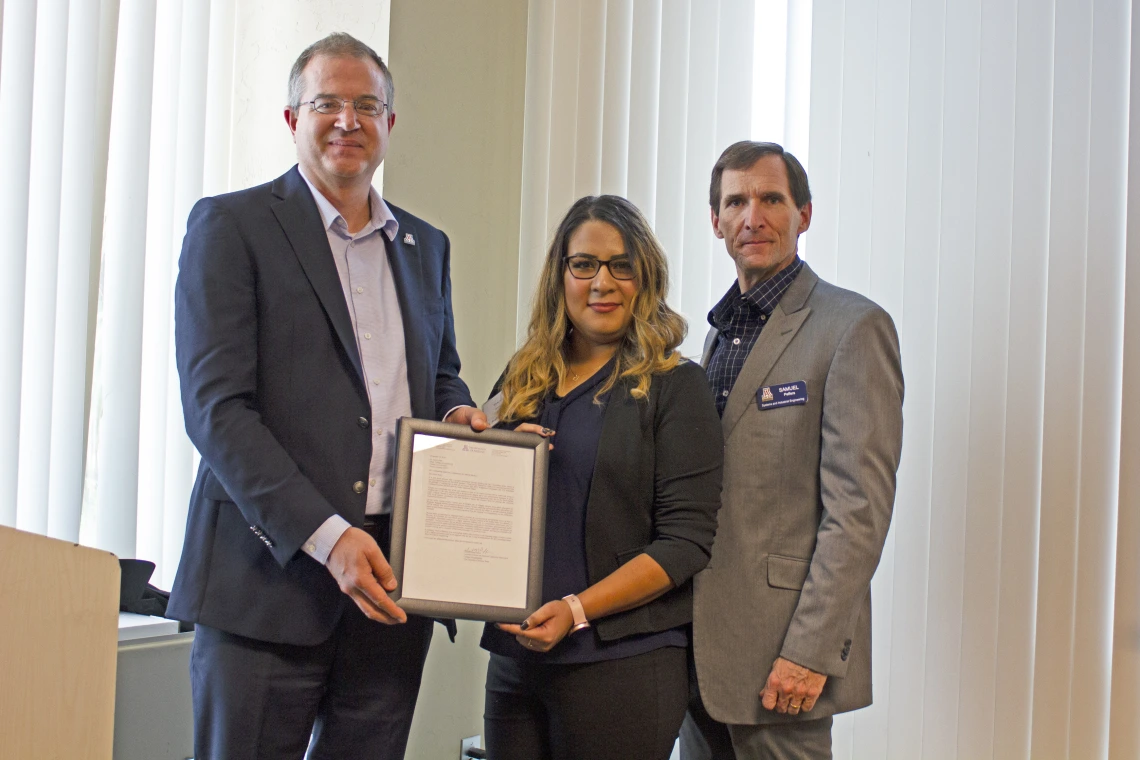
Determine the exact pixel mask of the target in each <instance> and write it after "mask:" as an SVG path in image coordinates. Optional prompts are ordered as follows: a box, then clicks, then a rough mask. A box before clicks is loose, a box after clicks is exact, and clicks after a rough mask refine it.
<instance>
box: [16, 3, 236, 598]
mask: <svg viewBox="0 0 1140 760" xmlns="http://www.w3.org/2000/svg"><path fill="white" fill-rule="evenodd" d="M0 11H2V16H3V25H2V35H3V45H2V47H0V107H3V108H4V110H5V113H8V114H11V115H12V118H10V119H9V118H6V119H4V120H0V133H2V134H3V135H4V137H5V138H7V140H8V142H7V143H6V144H7V145H8V146H10V149H11V150H12V153H11V155H10V156H9V164H8V169H9V171H8V172H7V173H6V177H5V181H4V183H3V184H2V185H0V229H2V232H0V235H2V236H3V237H2V243H0V246H2V248H3V251H4V255H3V259H2V260H0V268H2V275H3V276H2V279H3V282H4V285H3V286H2V287H4V288H6V291H5V293H4V299H3V301H4V306H3V307H0V308H2V309H3V310H4V311H3V313H2V315H0V317H2V325H3V329H0V335H2V336H3V337H2V338H0V341H3V345H0V350H3V352H4V354H5V356H9V357H17V359H16V360H11V361H6V362H5V363H4V368H3V370H2V371H0V431H2V432H0V468H2V473H0V476H2V477H3V482H4V486H3V489H4V490H3V492H0V523H2V524H6V525H14V526H15V527H18V528H21V529H24V530H29V531H34V532H38V533H45V534H47V535H51V536H54V537H58V538H63V539H67V540H72V541H77V540H82V541H83V542H84V543H87V544H92V545H96V546H100V547H102V548H106V549H109V550H111V551H114V552H115V553H117V554H119V555H120V556H123V557H135V556H139V557H145V558H147V559H152V560H155V561H156V562H157V564H158V565H159V569H158V573H157V575H156V582H158V583H160V584H168V583H169V581H170V580H171V578H172V576H173V571H174V567H175V564H176V562H177V559H178V553H179V551H180V550H181V538H182V530H183V524H184V521H185V509H186V502H187V496H188V493H189V489H190V483H191V479H192V477H193V467H194V452H193V449H192V447H191V446H190V443H189V441H188V440H187V439H186V436H185V433H184V432H183V427H182V419H181V410H180V407H179V403H178V392H177V382H176V377H175V376H174V372H173V362H172V355H173V354H172V343H171V340H170V338H171V335H172V319H171V317H172V298H171V294H172V292H173V287H172V285H173V278H174V276H175V267H176V260H177V253H178V250H179V249H180V247H181V237H182V232H183V230H184V229H185V228H184V220H185V218H186V215H187V213H188V211H189V208H190V205H191V204H192V203H193V202H194V201H195V200H197V198H199V197H200V196H201V194H202V188H203V178H204V175H205V174H206V171H205V166H204V147H205V145H206V142H207V141H206V135H205V121H204V118H205V117H204V114H205V113H206V100H207V98H206V82H207V75H208V69H207V46H208V44H209V40H210V37H211V34H213V35H214V36H216V37H217V38H218V39H219V40H220V41H221V44H223V45H225V44H228V45H229V46H230V48H231V51H230V52H229V53H228V55H227V54H223V55H218V56H217V63H216V64H215V65H214V68H213V70H211V71H210V72H209V73H210V74H211V75H212V76H213V79H214V81H216V82H217V84H218V88H219V89H218V92H221V93H223V94H228V93H229V90H230V79H229V72H228V71H227V69H226V63H227V62H231V61H232V45H233V36H232V33H228V32H229V31H230V29H229V28H230V27H232V18H233V5H232V0H213V2H212V3H211V2H208V1H202V0H185V2H180V1H178V0H172V2H161V3H160V2H157V1H156V0H102V2H97V1H94V0H73V1H72V2H68V1H67V0H39V1H38V2H7V3H5V4H4V5H3V7H2V8H0ZM211 11H212V12H211ZM227 33H228V34H227ZM219 52H220V51H219ZM218 100H219V101H222V102H228V100H229V98H228V97H221V98H218ZM225 116H226V117H228V113H227V114H225ZM228 131H229V130H228V121H227V123H226V124H224V125H223V129H222V130H221V132H222V133H223V134H224V135H225V137H218V136H217V135H212V136H211V138H212V144H217V143H221V142H223V141H224V140H228ZM226 151H228V148H227V149H226ZM226 151H222V158H221V161H222V162H223V163H224V162H225V161H226V158H227V156H226V155H225V153H226ZM212 171H213V174H212V175H211V176H212V181H213V190H214V191H215V192H217V191H220V190H224V189H227V188H226V187H225V182H226V181H227V177H226V175H225V172H224V171H219V170H218V169H217V167H216V166H213V167H212Z"/></svg>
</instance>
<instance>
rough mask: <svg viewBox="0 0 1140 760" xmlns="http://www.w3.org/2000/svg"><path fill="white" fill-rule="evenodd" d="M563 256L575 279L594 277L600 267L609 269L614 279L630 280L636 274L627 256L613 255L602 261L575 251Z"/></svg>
mask: <svg viewBox="0 0 1140 760" xmlns="http://www.w3.org/2000/svg"><path fill="white" fill-rule="evenodd" d="M563 258H564V259H565V260H566V268H567V269H569V270H570V276H571V277H574V278H575V279H577V280H592V279H594V277H596V276H597V274H598V272H599V271H601V269H602V267H606V268H607V269H609V270H610V276H611V277H613V278H614V279H615V280H632V279H633V278H634V277H636V276H637V272H635V271H634V269H633V261H631V260H630V258H629V256H615V257H614V258H612V259H610V260H609V261H602V260H600V259H596V258H594V257H593V256H590V255H588V254H585V253H576V254H574V255H573V256H564V257H563Z"/></svg>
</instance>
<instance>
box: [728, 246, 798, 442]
mask: <svg viewBox="0 0 1140 760" xmlns="http://www.w3.org/2000/svg"><path fill="white" fill-rule="evenodd" d="M818 281H819V277H817V276H816V274H815V272H813V271H812V270H811V268H810V267H809V266H808V265H807V263H806V262H805V263H804V267H803V269H802V270H800V273H799V275H798V276H797V277H796V279H795V282H793V283H792V284H791V286H790V287H789V288H788V290H787V292H786V293H784V297H783V298H781V299H780V303H779V304H777V305H776V308H775V310H774V311H773V312H772V316H771V317H770V318H769V320H768V324H766V325H765V326H764V329H763V330H762V331H761V332H760V337H759V338H757V339H756V345H754V346H753V347H752V351H751V352H750V353H749V354H748V359H747V360H745V362H744V367H742V368H741V370H740V375H739V376H738V377H737V378H736V383H735V384H733V386H732V392H731V393H730V394H729V395H728V402H727V403H726V404H725V406H724V415H723V416H722V418H721V427H722V429H723V431H724V437H725V439H726V440H727V438H728V436H729V435H730V434H731V433H732V430H733V428H735V427H736V423H738V422H740V418H741V417H742V416H743V415H744V412H745V411H747V409H748V407H749V406H750V405H752V404H754V403H756V392H757V391H758V390H760V386H761V385H762V384H763V383H764V380H765V379H767V377H768V373H769V372H771V371H772V367H773V366H775V364H776V362H777V361H778V360H779V358H780V356H781V354H783V353H784V350H785V349H786V348H787V347H788V345H789V344H790V343H791V342H792V340H793V339H794V338H795V337H796V333H798V332H799V330H800V327H802V326H803V323H804V321H805V320H806V319H807V318H808V315H809V314H811V309H810V308H809V307H808V306H807V299H808V296H810V295H811V292H812V290H813V289H814V288H815V284H816V282H818Z"/></svg>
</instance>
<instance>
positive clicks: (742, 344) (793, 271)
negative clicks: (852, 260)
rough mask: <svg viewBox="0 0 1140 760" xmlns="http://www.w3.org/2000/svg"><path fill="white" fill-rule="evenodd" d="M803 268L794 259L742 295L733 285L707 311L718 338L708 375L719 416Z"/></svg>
mask: <svg viewBox="0 0 1140 760" xmlns="http://www.w3.org/2000/svg"><path fill="white" fill-rule="evenodd" d="M803 267H804V262H803V260H802V259H800V257H799V256H796V259H795V261H793V262H792V264H791V266H788V267H786V268H784V269H782V270H780V271H779V272H777V273H776V274H775V276H773V277H770V278H768V279H767V280H764V281H763V282H761V283H759V284H757V285H756V286H755V287H754V288H752V289H751V290H749V291H748V292H747V293H744V294H741V292H740V286H739V285H737V284H736V283H735V282H734V283H732V287H730V288H729V289H728V292H727V293H725V294H724V298H722V299H720V301H719V302H717V305H716V306H714V307H713V308H712V311H710V312H709V324H710V325H712V326H713V327H715V328H716V330H717V332H718V333H719V335H718V336H717V343H716V348H714V349H713V353H712V358H711V359H709V366H708V369H707V373H708V376H709V385H711V386H712V390H713V396H714V398H715V400H716V410H717V412H719V413H720V414H722V415H723V414H724V405H725V403H726V402H727V401H728V394H729V392H730V391H731V390H732V386H733V385H734V384H735V383H736V378H737V376H738V375H739V374H740V370H741V369H742V368H743V367H744V362H745V360H746V359H748V354H749V353H751V352H752V346H754V345H756V339H757V338H759V337H760V331H761V330H763V329H764V325H765V324H766V323H767V321H768V317H770V316H772V312H773V311H774V310H775V308H776V304H778V303H779V302H780V299H781V298H783V297H784V293H785V292H787V290H788V287H789V286H790V285H791V284H792V282H793V281H794V280H795V279H796V275H798V274H799V273H800V270H801V269H803Z"/></svg>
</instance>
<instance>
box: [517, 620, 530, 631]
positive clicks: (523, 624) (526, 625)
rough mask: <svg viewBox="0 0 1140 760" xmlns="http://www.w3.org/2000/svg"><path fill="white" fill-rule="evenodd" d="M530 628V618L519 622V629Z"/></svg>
mask: <svg viewBox="0 0 1140 760" xmlns="http://www.w3.org/2000/svg"><path fill="white" fill-rule="evenodd" d="M529 628H530V621H529V620H524V621H522V622H521V623H519V630H520V631H525V630H527V629H529Z"/></svg>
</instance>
